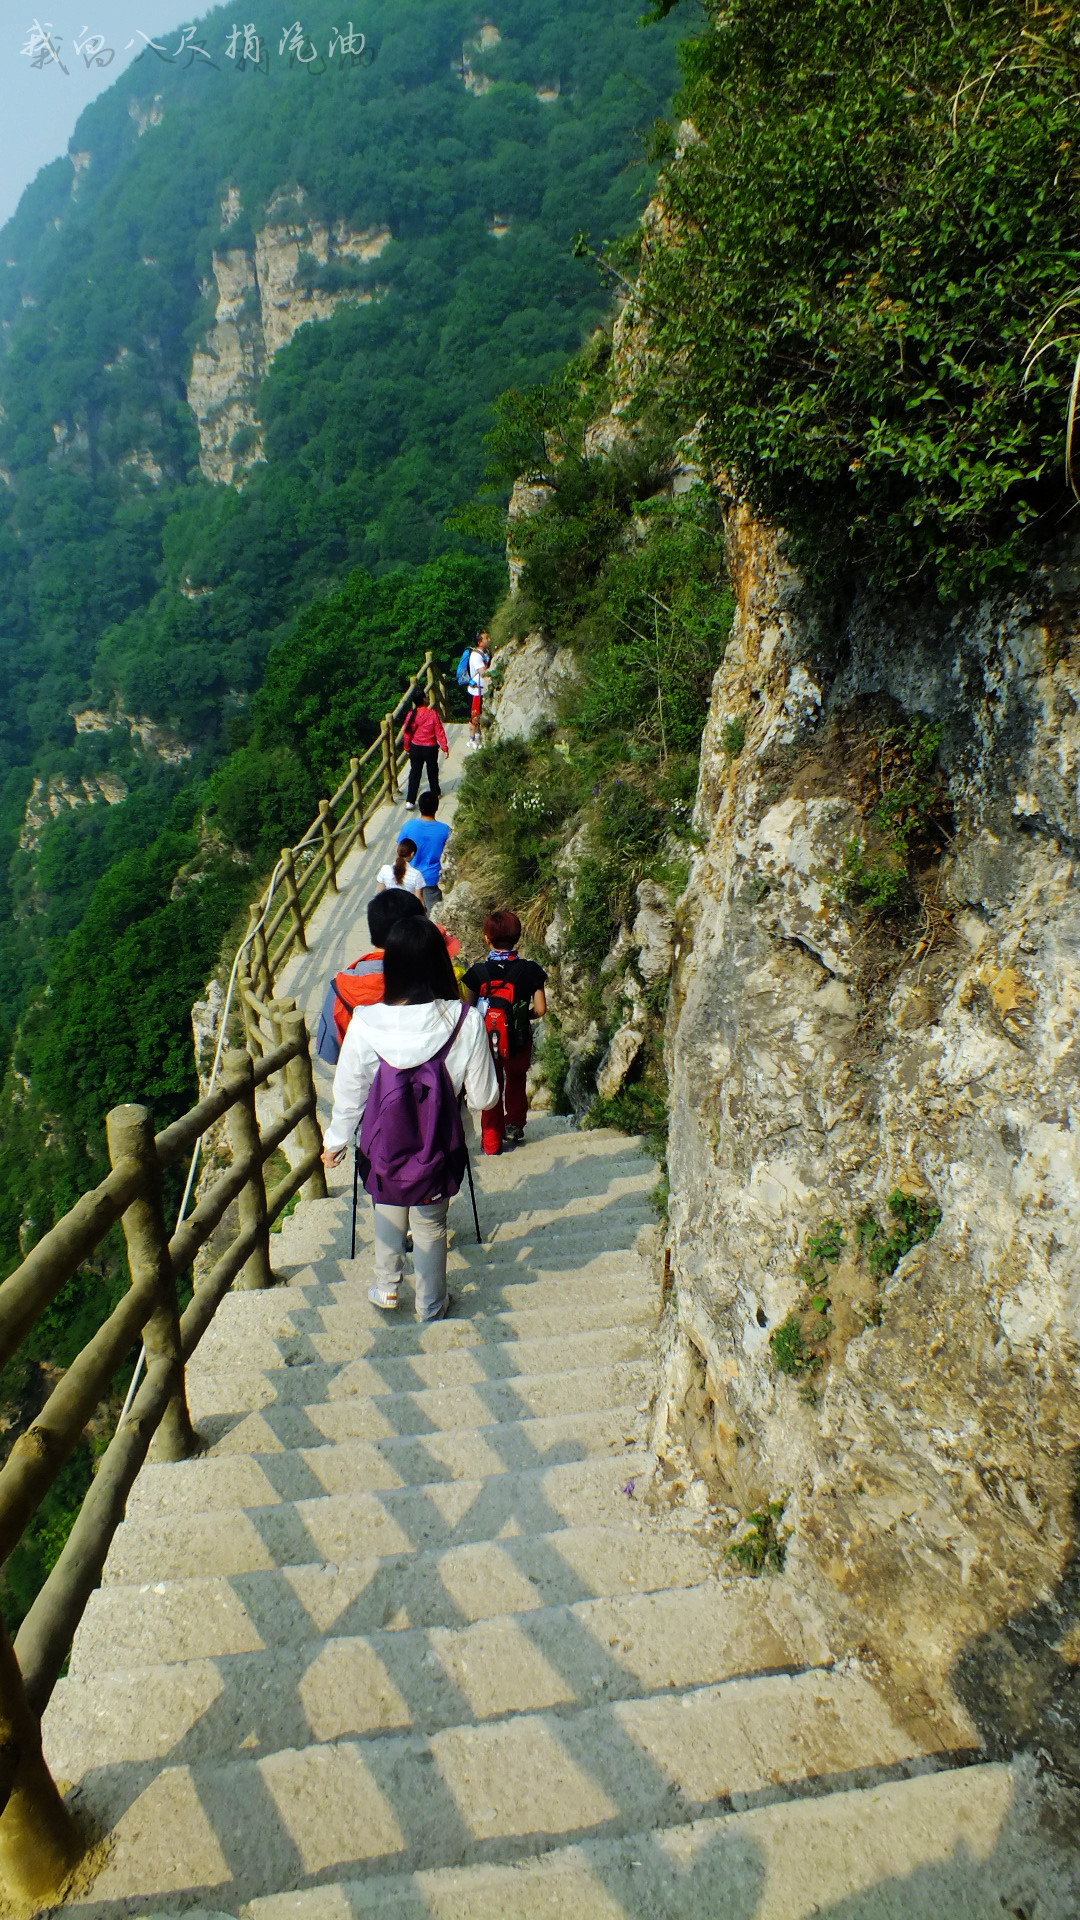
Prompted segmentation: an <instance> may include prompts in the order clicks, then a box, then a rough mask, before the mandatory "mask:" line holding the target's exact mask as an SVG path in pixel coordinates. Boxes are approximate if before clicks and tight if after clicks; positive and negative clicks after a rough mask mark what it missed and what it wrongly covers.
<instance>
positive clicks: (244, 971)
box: [236, 961, 262, 1058]
mask: <svg viewBox="0 0 1080 1920" xmlns="http://www.w3.org/2000/svg"><path fill="white" fill-rule="evenodd" d="M236 990H237V992H238V993H239V995H240V1018H241V1020H242V1021H243V1023H244V1045H245V1046H246V1048H247V1050H248V1052H249V1053H250V1054H251V1056H252V1058H254V1056H255V1055H256V1054H257V1053H261V1052H262V1048H261V1047H260V1046H259V1043H258V1041H257V1040H256V1039H255V1037H254V1026H255V1015H254V1014H253V1013H252V1011H251V1008H250V1006H249V1005H248V994H249V993H254V991H255V989H254V987H253V985H252V980H251V963H250V961H245V962H244V963H243V965H241V966H239V967H238V968H237V970H236ZM260 1037H261V1036H260Z"/></svg>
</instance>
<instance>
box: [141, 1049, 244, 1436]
mask: <svg viewBox="0 0 1080 1920" xmlns="http://www.w3.org/2000/svg"><path fill="white" fill-rule="evenodd" d="M244 1058H245V1059H249V1058H250V1056H249V1055H247V1054H245V1055H244ZM105 1134H106V1138H107V1140H108V1143H109V1160H110V1162H111V1164H112V1165H113V1166H114V1167H118V1166H119V1165H120V1162H121V1161H122V1160H134V1161H135V1162H136V1164H137V1165H138V1166H140V1167H141V1168H142V1169H143V1174H144V1177H145V1180H146V1186H145V1188H144V1190H143V1192H142V1193H141V1194H140V1195H139V1196H138V1197H137V1198H136V1199H134V1200H133V1201H132V1202H131V1205H130V1206H129V1207H128V1209H127V1211H126V1213H125V1214H124V1216H123V1227H124V1239H125V1241H126V1242H127V1254H128V1266H129V1268H130V1271H131V1284H132V1286H133V1287H138V1286H146V1288H147V1290H148V1291H149V1292H152V1293H153V1296H154V1298H155V1300H156V1302H157V1304H156V1306H155V1308H154V1311H153V1313H152V1314H151V1315H150V1318H149V1320H148V1321H147V1322H146V1325H145V1327H144V1328H143V1346H144V1347H145V1348H146V1359H147V1365H148V1366H152V1364H153V1363H154V1361H158V1362H160V1363H161V1364H163V1365H164V1366H166V1367H167V1368H168V1370H169V1373H170V1374H171V1376H172V1392H171V1394H170V1397H169V1403H168V1405H167V1407H166V1408H165V1412H164V1413H163V1415H162V1417H161V1425H160V1426H159V1428H158V1430H157V1434H156V1435H155V1438H154V1447H153V1454H154V1458H155V1459H157V1460H186V1459H187V1458H188V1456H189V1455H190V1454H192V1453H194V1452H195V1450H196V1446H197V1442H196V1439H195V1434H194V1431H193V1429H192V1425H191V1415H190V1414H189V1412H188V1404H187V1391H186V1388H185V1385H184V1356H183V1352H182V1350H181V1346H180V1314H179V1310H178V1308H177V1303H176V1280H175V1278H174V1275H173V1270H172V1259H171V1257H170V1254H169V1230H168V1228H167V1227H166V1225H165V1209H164V1206H163V1204H162V1199H161V1170H160V1168H159V1166H158V1159H157V1149H156V1148H155V1146H154V1126H153V1122H152V1120H151V1118H150V1115H149V1113H148V1112H147V1110H146V1108H145V1107H136V1106H124V1107H114V1108H113V1110H112V1112H111V1113H110V1114H109V1116H108V1118H107V1119H106V1122H105Z"/></svg>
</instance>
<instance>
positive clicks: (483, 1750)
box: [79, 1671, 922, 1912]
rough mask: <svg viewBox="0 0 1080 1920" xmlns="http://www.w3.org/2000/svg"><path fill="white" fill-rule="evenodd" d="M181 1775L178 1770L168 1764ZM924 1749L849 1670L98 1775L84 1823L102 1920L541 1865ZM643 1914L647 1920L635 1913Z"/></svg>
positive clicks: (83, 1786) (883, 1765) (839, 1779)
mask: <svg viewBox="0 0 1080 1920" xmlns="http://www.w3.org/2000/svg"><path fill="white" fill-rule="evenodd" d="M177 1758H178V1760H179V1759H181V1758H182V1749H181V1756H177ZM920 1764H922V1763H921V1761H920V1756H919V1751H918V1747H917V1744H916V1743H915V1742H914V1741H913V1740H912V1738H911V1737H910V1736H909V1735H908V1734H906V1733H905V1732H904V1731H903V1730H902V1729H901V1728H899V1727H898V1726H897V1725H896V1724H895V1723H894V1722H893V1721H892V1720H891V1718H890V1716H889V1715H888V1713H887V1711H886V1709H885V1708H884V1706H883V1704H882V1702H881V1701H880V1699H879V1698H878V1697H877V1695H876V1694H875V1693H874V1691H873V1689H872V1688H871V1687H870V1686H869V1685H868V1683H867V1682H866V1681H865V1680H864V1679H863V1678H862V1677H861V1676H860V1675H859V1674H857V1673H855V1672H847V1671H837V1672H831V1673H830V1672H822V1671H811V1672H810V1673H805V1674H799V1675H795V1676H786V1675H784V1676H766V1677H762V1678H760V1679H754V1680H735V1681H732V1682H730V1683H726V1684H724V1685H721V1686H718V1687H704V1688H700V1689H697V1690H694V1691H692V1692H687V1693H682V1694H678V1695H675V1696H674V1697H672V1696H657V1697H653V1698H650V1699H644V1700H625V1701H614V1702H611V1703H605V1704H604V1705H602V1706H598V1707H591V1708H585V1709H580V1710H572V1711H570V1712H567V1713H559V1712H554V1711H549V1712H545V1713H538V1714H522V1715H515V1716H514V1717H512V1718H510V1719H508V1720H502V1721H497V1722H494V1723H492V1724H478V1725H470V1726H455V1727H451V1728H447V1729H445V1730H443V1731H441V1732H438V1733H435V1734H432V1735H431V1736H430V1737H429V1738H427V1739H424V1738H422V1737H420V1736H416V1735H404V1736H401V1735H398V1734H393V1733H388V1734H384V1735H382V1736H380V1737H379V1738H378V1739H370V1740H363V1741H336V1742H329V1743H327V1744H325V1745H322V1746H308V1747H304V1748H302V1749H300V1750H295V1749H284V1750H282V1751H280V1752H277V1753H274V1754H270V1755H268V1756H267V1757H266V1758H264V1759H258V1758H256V1759H248V1758H246V1757H238V1758H236V1759H233V1760H231V1761H226V1762H221V1763H216V1762H213V1761H195V1762H194V1763H192V1764H190V1765H189V1764H174V1765H171V1766H167V1767H165V1768H164V1769H161V1768H159V1766H158V1765H157V1764H156V1763H149V1764H146V1765H139V1764H132V1765H129V1766H111V1765H108V1764H105V1765H100V1766H99V1768H98V1769H96V1770H95V1771H93V1772H91V1773H89V1774H86V1775H84V1776H83V1779H82V1780H81V1782H80V1786H79V1806H80V1809H81V1810H82V1812H83V1814H84V1816H85V1817H87V1818H88V1819H89V1820H91V1821H92V1822H94V1823H95V1824H96V1825H97V1826H98V1828H99V1830H110V1829H111V1830H112V1831H111V1851H110V1853H109V1857H108V1859H107V1860H106V1861H105V1863H104V1865H103V1867H102V1869H101V1873H100V1875H99V1877H98V1880H97V1882H96V1884H95V1887H94V1903H95V1906H96V1907H99V1908H100V1907H101V1906H102V1905H104V1903H106V1902H107V1901H108V1900H109V1899H110V1898H111V1897H113V1896H114V1895H115V1896H117V1897H121V1898H122V1897H125V1896H126V1897H128V1898H130V1896H131V1894H132V1892H133V1891H134V1890H136V1889H137V1890H138V1893H139V1895H140V1897H141V1899H142V1906H141V1907H140V1909H139V1910H140V1911H142V1912H145V1911H146V1904H147V1902H146V1895H147V1894H148V1893H150V1892H152V1891H153V1890H154V1889H156V1888H157V1887H158V1886H160V1885H161V1883H162V1878H163V1876H164V1875H165V1874H168V1875H169V1876H173V1875H178V1874H179V1875H182V1878H180V1879H179V1880H178V1879H177V1878H171V1877H170V1878H169V1879H168V1880H167V1881H166V1884H168V1885H171V1886H177V1885H180V1886H185V1887H191V1888H207V1889H212V1890H213V1899H214V1902H215V1905H218V1906H220V1905H227V1906H229V1907H232V1908H234V1909H235V1905H236V1903H237V1902H238V1901H242V1900H248V1899H252V1898H255V1897H258V1896H260V1895H262V1894H267V1893H275V1892H280V1891H282V1890H283V1889H287V1888H295V1887H297V1885H298V1884H302V1883H303V1881H305V1880H308V1881H310V1880H311V1879H312V1878H314V1877H316V1876H319V1877H323V1878H326V1877H329V1876H331V1875H333V1876H334V1878H335V1879H337V1880H343V1879H346V1878H348V1877H349V1876H350V1870H351V1869H353V1868H359V1867H360V1866H362V1865H365V1864H370V1865H371V1866H372V1867H376V1866H378V1865H380V1864H381V1865H382V1866H384V1867H393V1868H394V1869H396V1870H397V1871H399V1872H411V1871H415V1870H417V1869H420V1868H425V1867H440V1866H450V1865H458V1864H460V1863H461V1861H462V1860H463V1859H465V1858H467V1859H468V1860H469V1861H470V1863H472V1862H476V1863H479V1864H484V1863H488V1862H495V1861H498V1860H511V1859H515V1858H517V1859H520V1858H525V1857H529V1856H535V1855H536V1854H539V1853H546V1852H547V1851H548V1850H549V1849H550V1847H551V1845H552V1843H553V1841H554V1840H555V1839H556V1838H558V1837H560V1836H564V1837H566V1838H585V1837H587V1836H596V1837H608V1838H612V1837H615V1836H616V1835H620V1834H628V1833H635V1832H638V1831H647V1830H654V1829H662V1828H664V1827H670V1826H673V1825H678V1824H682V1823H683V1822H685V1821H686V1820H687V1819H688V1818H692V1817H694V1816H695V1815H698V1814H702V1813H704V1814H705V1815H707V1816H709V1817H712V1816H714V1815H716V1814H718V1813H720V1812H722V1811H723V1810H725V1809H726V1808H727V1807H728V1806H729V1805H730V1804H732V1803H734V1804H736V1805H745V1804H747V1802H749V1801H752V1800H754V1799H755V1798H757V1797H759V1796H765V1795H767V1796H769V1798H772V1799H777V1800H779V1799H781V1798H783V1797H784V1796H785V1795H791V1794H794V1793H798V1792H800V1791H802V1790H804V1789H805V1786H806V1783H807V1782H808V1781H810V1780H814V1781H815V1782H816V1783H817V1784H818V1786H819V1787H820V1785H821V1783H822V1781H823V1780H828V1779H830V1777H831V1784H832V1785H833V1786H834V1787H835V1788H837V1789H840V1788H844V1787H846V1786H850V1785H853V1784H855V1783H856V1782H857V1781H858V1782H861V1781H872V1780H873V1779H874V1778H875V1775H880V1772H881V1770H894V1769H897V1768H900V1769H903V1768H904V1767H907V1766H914V1767H916V1768H917V1767H918V1766H919V1765H920ZM639 1911H640V1909H639Z"/></svg>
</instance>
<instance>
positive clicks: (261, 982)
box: [251, 926, 274, 1000]
mask: <svg viewBox="0 0 1080 1920" xmlns="http://www.w3.org/2000/svg"><path fill="white" fill-rule="evenodd" d="M252 945H253V947H254V949H255V965H254V966H253V967H252V969H251V977H252V981H253V983H254V987H255V997H256V999H257V1000H269V998H270V996H271V994H272V993H273V991H274V974H273V969H272V968H271V965H270V950H269V948H268V947H267V944H266V932H265V930H264V928H262V927H261V926H256V928H255V938H254V940H253V942H252Z"/></svg>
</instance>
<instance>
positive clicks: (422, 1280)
mask: <svg viewBox="0 0 1080 1920" xmlns="http://www.w3.org/2000/svg"><path fill="white" fill-rule="evenodd" d="M449 1211H450V1202H449V1200H437V1201H436V1202H435V1204H434V1206H431V1207H384V1206H377V1207H376V1208H375V1285H376V1286H377V1287H378V1289H379V1291H380V1293H382V1294H383V1296H384V1297H385V1299H386V1301H387V1304H389V1303H390V1301H391V1300H392V1299H393V1297H394V1296H395V1295H396V1294H397V1290H398V1284H399V1282H400V1280H401V1276H402V1274H403V1273H404V1272H405V1235H406V1233H407V1232H408V1231H409V1229H410V1228H411V1229H412V1237H413V1268H414V1271H415V1274H416V1317H417V1319H418V1320H441V1319H442V1317H443V1314H444V1313H445V1312H446V1306H447V1292H446V1216H447V1214H448V1213H449Z"/></svg>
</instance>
